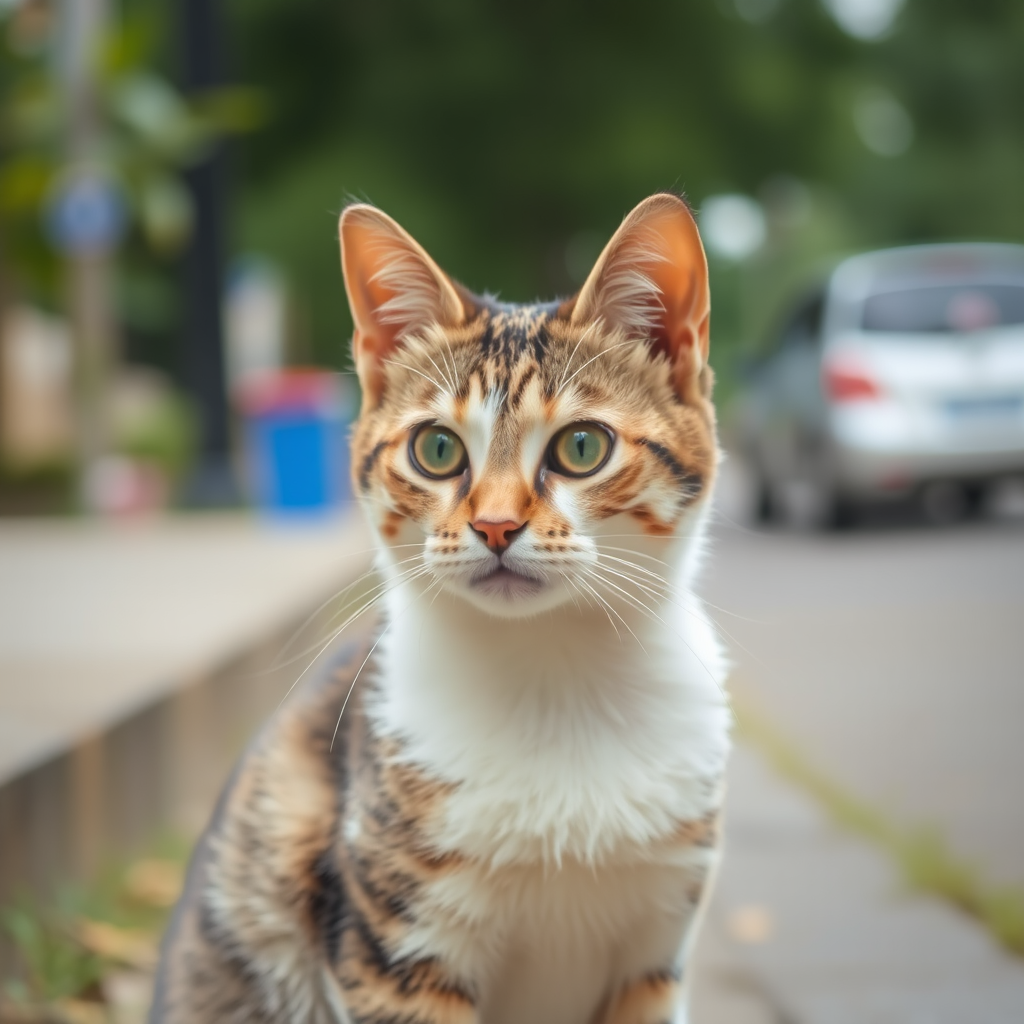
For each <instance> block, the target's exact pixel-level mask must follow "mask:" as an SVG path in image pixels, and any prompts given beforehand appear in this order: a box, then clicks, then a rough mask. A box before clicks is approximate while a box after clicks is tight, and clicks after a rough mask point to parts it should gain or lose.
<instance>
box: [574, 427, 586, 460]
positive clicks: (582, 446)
mask: <svg viewBox="0 0 1024 1024" xmlns="http://www.w3.org/2000/svg"><path fill="white" fill-rule="evenodd" d="M573 440H574V441H575V442H576V451H577V452H579V456H580V458H581V459H582V458H583V453H584V451H585V450H586V447H587V435H586V434H585V433H584V432H583V431H582V430H579V431H577V432H576V435H575V437H574V438H573Z"/></svg>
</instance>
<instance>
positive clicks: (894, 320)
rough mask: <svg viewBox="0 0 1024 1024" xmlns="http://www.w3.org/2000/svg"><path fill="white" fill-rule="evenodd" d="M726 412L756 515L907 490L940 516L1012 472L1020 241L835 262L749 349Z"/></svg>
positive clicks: (840, 516)
mask: <svg viewBox="0 0 1024 1024" xmlns="http://www.w3.org/2000/svg"><path fill="white" fill-rule="evenodd" d="M740 410H741V411H740V416H739V421H738V424H737V426H738V434H739V437H738V440H739V444H740V447H741V451H742V455H743V456H744V458H745V461H746V462H747V463H748V464H749V466H750V467H751V469H752V471H753V473H754V474H755V476H756V481H757V485H758V495H759V502H758V503H759V510H760V512H761V514H762V516H763V517H771V516H774V515H779V516H783V517H785V518H787V519H790V520H796V521H799V522H802V523H805V524H810V523H816V524H826V523H833V524H841V523H844V522H848V521H850V519H851V518H852V517H853V516H854V515H855V513H856V510H857V509H858V507H859V506H861V505H863V504H864V503H867V502H874V501H879V500H884V499H888V498H897V497H908V496H915V495H916V496H919V497H920V498H921V499H922V500H923V502H924V505H925V507H926V509H927V510H928V511H929V513H930V514H932V516H933V517H934V518H944V517H945V518H953V517H955V516H956V515H957V514H958V513H959V512H961V511H963V510H965V509H966V508H967V507H968V505H969V503H970V501H971V500H972V499H973V498H976V497H977V496H978V495H979V494H980V493H982V492H983V490H984V488H985V487H986V486H987V485H989V484H990V483H992V482H994V481H997V480H1001V479H1004V478H1007V477H1012V476H1013V475H1015V474H1024V246H1019V245H996V244H947V245H925V246H914V247H910V248H902V249H890V250H885V251H881V252H871V253H866V254H864V255H860V256H855V257H853V258H851V259H848V260H846V261H844V262H843V263H841V264H839V266H837V267H836V269H835V270H834V271H833V272H832V273H831V274H830V275H829V277H828V279H827V281H826V282H825V284H824V285H823V286H822V287H820V288H817V289H815V290H814V292H813V293H812V294H810V295H808V296H806V297H805V299H804V300H803V301H802V302H801V303H800V304H799V305H798V307H797V308H796V309H795V310H794V311H793V313H792V315H791V316H790V318H789V319H788V321H787V323H786V325H785V327H784V329H783V330H782V331H781V332H780V333H779V334H778V336H777V338H776V339H775V341H774V344H773V345H772V346H770V348H769V349H768V350H767V351H766V352H765V353H764V355H762V356H761V357H759V358H757V359H756V360H755V361H754V363H753V365H752V367H751V368H750V371H749V373H748V375H747V381H746V385H745V389H744V392H743V395H742V402H741V405H740Z"/></svg>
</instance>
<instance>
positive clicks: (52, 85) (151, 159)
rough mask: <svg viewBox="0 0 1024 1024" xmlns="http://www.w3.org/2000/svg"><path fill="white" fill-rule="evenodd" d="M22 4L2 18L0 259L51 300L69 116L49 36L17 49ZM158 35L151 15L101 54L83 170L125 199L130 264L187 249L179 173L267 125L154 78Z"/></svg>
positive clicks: (245, 105) (138, 17) (246, 92)
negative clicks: (48, 229)
mask: <svg viewBox="0 0 1024 1024" xmlns="http://www.w3.org/2000/svg"><path fill="white" fill-rule="evenodd" d="M29 6H30V5H27V4H26V5H14V6H13V7H10V8H8V9H7V10H6V11H5V12H4V13H0V243H2V246H0V248H2V250H3V252H2V253H0V255H2V256H4V257H5V258H6V262H7V264H9V266H10V268H11V269H13V270H14V271H15V273H16V274H17V276H18V277H19V278H20V281H21V284H22V286H23V287H24V286H27V287H29V288H31V289H32V290H34V291H35V292H36V293H37V294H41V295H43V296H47V297H49V298H50V299H51V300H55V299H56V291H57V287H58V262H57V254H55V253H54V252H53V250H52V249H51V248H50V246H49V245H48V244H47V241H46V238H45V232H44V226H43V225H44V219H45V210H46V206H47V204H48V202H49V201H50V198H51V197H52V195H53V194H54V192H55V190H56V189H57V188H59V186H60V183H61V182H62V180H63V179H64V177H65V175H67V174H68V173H70V172H71V171H72V170H73V168H71V167H70V165H69V162H68V158H67V156H66V150H67V140H68V135H69V119H70V116H71V110H70V103H69V96H68V94H67V92H66V90H65V87H64V86H63V85H62V83H61V82H60V80H59V78H58V76H57V75H56V74H55V69H56V67H57V64H56V61H55V59H54V54H53V48H54V46H55V45H56V39H57V34H56V30H55V26H54V25H53V24H51V25H50V26H49V28H48V29H46V30H45V31H40V32H39V33H38V34H37V37H36V38H35V39H34V43H33V45H32V46H29V47H26V46H25V45H24V44H23V42H22V41H21V38H20V37H21V34H23V33H22V31H21V29H20V27H19V25H20V21H24V20H25V18H24V14H25V11H27V10H28V9H29ZM158 28H159V23H158V22H157V21H156V20H155V19H154V18H153V17H152V16H151V13H150V12H148V11H139V12H135V13H131V14H129V15H126V16H125V17H123V18H121V19H120V20H118V21H115V22H114V23H113V24H112V26H111V29H110V32H109V34H108V35H107V36H106V38H104V40H103V44H102V46H101V49H100V53H99V54H97V56H96V70H95V75H96V89H97V97H98V104H99V108H100V127H99V134H98V139H97V141H96V145H95V150H94V152H92V153H91V154H89V157H88V160H89V163H90V166H91V167H92V168H93V169H94V170H98V171H100V172H102V173H104V174H105V175H107V176H108V177H109V178H110V179H112V180H113V182H115V183H116V185H117V187H118V188H119V190H120V192H121V193H122V194H123V197H124V199H125V201H126V204H127V207H128V212H129V216H130V220H131V223H132V225H133V228H134V231H133V233H132V234H131V235H130V236H129V237H128V239H127V240H126V244H127V251H128V254H129V255H130V256H131V257H133V258H134V259H135V260H136V261H138V260H143V261H144V260H146V259H153V258H155V259H157V260H161V259H166V258H167V257H170V256H173V255H175V254H176V253H177V252H178V251H179V250H180V249H181V247H182V245H183V244H184V242H185V241H186V240H187V238H188V236H189V234H190V231H191V226H192V216H193V214H192V201H191V198H190V196H189V193H188V191H187V190H186V188H185V187H184V185H183V183H182V180H181V172H182V171H183V170H185V169H187V168H188V167H190V166H192V165H194V164H195V163H196V162H197V161H199V160H201V159H203V158H204V157H206V156H207V155H208V154H209V152H210V151H211V149H212V148H213V147H215V146H216V145H218V143H219V142H220V141H221V140H222V139H223V138H224V137H225V136H226V135H232V134H239V133H243V132H247V131H252V130H253V129H254V128H256V127H258V126H259V125H260V124H261V123H262V121H263V120H264V119H265V117H266V105H265V103H264V101H263V98H262V95H261V94H260V93H259V92H257V91H255V90H252V89H244V88H239V87H224V88H218V89H214V90H210V91H209V92H207V93H204V94H201V95H197V96H192V97H185V96H183V95H182V94H181V93H180V92H179V91H178V90H177V89H176V87H175V86H174V85H173V84H172V83H171V82H170V81H169V80H168V79H167V78H165V77H163V76H162V75H161V74H159V73H158V71H157V70H156V69H155V68H154V62H155V49H156V45H157V43H158V41H159V32H158ZM0 270H2V268H0Z"/></svg>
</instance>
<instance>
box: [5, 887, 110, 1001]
mask: <svg viewBox="0 0 1024 1024" xmlns="http://www.w3.org/2000/svg"><path fill="white" fill-rule="evenodd" d="M72 920H73V918H72V917H71V915H70V914H69V913H68V912H67V910H66V909H64V910H62V911H54V910H48V911H47V910H43V909H42V908H41V907H39V906H38V905H36V904H35V903H33V902H32V901H30V900H28V899H23V900H22V901H20V903H18V904H16V905H15V906H12V907H8V908H6V909H3V910H0V924H2V925H3V927H4V930H5V931H6V932H7V933H8V935H10V937H11V939H12V940H13V941H14V945H15V948H16V949H17V951H18V955H19V957H20V959H21V962H22V965H23V968H24V970H25V975H24V977H23V978H20V979H17V980H13V981H11V982H8V984H7V992H8V995H9V996H11V997H12V998H13V999H14V1000H15V1001H16V1002H20V1003H23V1004H39V1003H51V1002H56V1001H57V1000H60V999H66V998H69V997H71V996H75V995H78V994H79V993H81V992H83V991H85V990H86V989H88V988H89V987H90V986H91V985H93V984H95V983H96V981H98V980H99V978H100V975H101V972H102V964H101V961H100V959H99V958H98V957H96V956H94V955H93V954H92V953H90V952H89V951H88V950H86V949H84V948H83V947H82V945H81V944H80V943H79V942H78V941H77V940H76V939H75V937H74V935H73V933H72V930H71V922H72Z"/></svg>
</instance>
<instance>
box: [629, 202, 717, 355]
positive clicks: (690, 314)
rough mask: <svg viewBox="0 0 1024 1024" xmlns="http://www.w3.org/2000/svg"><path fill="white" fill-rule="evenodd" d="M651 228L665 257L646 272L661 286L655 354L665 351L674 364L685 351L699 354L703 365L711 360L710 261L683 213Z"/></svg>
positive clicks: (687, 214) (649, 266)
mask: <svg viewBox="0 0 1024 1024" xmlns="http://www.w3.org/2000/svg"><path fill="white" fill-rule="evenodd" d="M680 205H681V204H680ZM645 226H647V225H645ZM649 228H650V230H651V232H652V234H653V235H654V239H653V241H654V244H655V245H656V246H657V249H658V250H659V251H660V252H663V253H664V254H665V257H666V258H665V260H663V261H661V260H659V261H657V262H650V263H648V264H647V266H646V267H645V268H644V272H645V273H646V274H647V276H648V277H650V278H651V280H652V281H653V282H654V283H655V284H656V285H657V287H658V291H659V292H660V298H661V306H662V309H661V310H659V313H658V325H659V326H658V327H657V328H656V329H655V340H654V342H653V344H652V346H651V348H652V351H653V352H655V353H660V352H664V353H665V354H666V355H667V356H668V357H669V359H671V360H672V361H673V362H675V361H676V360H678V359H680V357H682V356H683V354H684V353H685V352H691V353H694V354H697V353H699V361H700V363H704V362H705V361H706V360H707V357H708V346H709V331H708V327H709V321H710V297H709V293H708V281H707V263H706V261H705V258H704V248H703V246H702V245H701V243H700V236H699V235H698V234H697V228H696V225H695V224H694V223H693V218H692V217H691V216H690V214H689V211H686V210H685V209H684V211H682V212H680V213H679V214H677V215H676V216H671V217H665V216H662V217H658V218H656V219H655V220H654V222H653V223H651V224H650V225H649Z"/></svg>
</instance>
